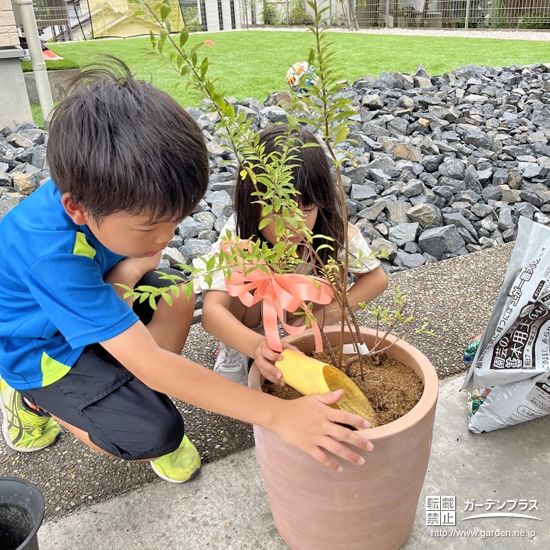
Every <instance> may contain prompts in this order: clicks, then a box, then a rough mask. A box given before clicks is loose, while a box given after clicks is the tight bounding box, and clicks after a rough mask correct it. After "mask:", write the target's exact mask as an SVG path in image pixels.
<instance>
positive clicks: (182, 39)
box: [180, 28, 189, 49]
mask: <svg viewBox="0 0 550 550" xmlns="http://www.w3.org/2000/svg"><path fill="white" fill-rule="evenodd" d="M188 38H189V31H188V30H187V29H186V28H184V29H183V30H182V31H181V32H180V48H182V49H183V46H185V43H186V42H187V39H188Z"/></svg>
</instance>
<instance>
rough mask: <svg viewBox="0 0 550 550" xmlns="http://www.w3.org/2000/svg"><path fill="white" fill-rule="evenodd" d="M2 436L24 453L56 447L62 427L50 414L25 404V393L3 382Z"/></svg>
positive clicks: (0, 392)
mask: <svg viewBox="0 0 550 550" xmlns="http://www.w3.org/2000/svg"><path fill="white" fill-rule="evenodd" d="M0 395H1V399H0V408H1V409H2V435H3V436H4V439H5V441H6V443H7V444H8V447H11V448H12V449H14V450H16V451H21V452H23V453H32V452H33V451H40V449H44V448H46V447H49V446H50V445H53V444H54V443H55V442H56V441H57V438H58V437H59V435H60V433H61V428H60V427H59V424H58V423H57V422H56V421H55V420H54V419H53V418H52V417H51V416H50V415H49V414H48V415H47V416H44V414H38V413H35V412H33V411H31V410H29V408H28V407H26V406H25V405H24V404H23V398H22V397H21V394H20V393H19V392H18V391H16V390H14V389H13V388H10V386H8V385H7V384H6V382H4V380H2V379H0Z"/></svg>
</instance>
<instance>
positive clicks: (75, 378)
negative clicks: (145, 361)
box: [21, 269, 184, 460]
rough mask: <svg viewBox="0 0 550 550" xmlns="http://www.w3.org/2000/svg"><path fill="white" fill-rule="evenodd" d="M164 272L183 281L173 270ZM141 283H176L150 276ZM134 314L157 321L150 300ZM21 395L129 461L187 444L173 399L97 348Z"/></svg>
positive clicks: (165, 452) (155, 284)
mask: <svg viewBox="0 0 550 550" xmlns="http://www.w3.org/2000/svg"><path fill="white" fill-rule="evenodd" d="M162 271H163V272H169V273H172V274H177V275H180V276H181V272H179V271H176V270H174V269H163V270H162ZM138 284H145V285H151V286H156V287H161V286H169V285H170V284H172V283H171V282H170V281H164V280H161V279H159V276H158V274H156V273H154V272H151V273H147V274H146V275H145V276H144V277H143V279H142V280H141V281H140V282H139V283H138ZM134 311H135V312H136V313H137V314H138V316H139V317H140V319H141V321H142V322H143V323H144V324H147V323H149V322H150V321H151V319H152V318H153V313H154V311H153V309H151V308H150V307H149V305H148V301H147V300H146V301H145V302H143V303H142V304H138V303H136V304H135V306H134ZM21 394H22V395H23V396H24V397H26V398H27V399H28V400H29V401H31V402H32V403H34V404H35V405H37V406H38V407H40V408H42V409H44V410H46V411H48V412H49V413H50V414H52V415H53V416H56V417H58V418H60V419H61V420H63V421H65V422H67V423H69V424H71V425H72V426H75V427H77V428H80V429H81V430H84V431H85V432H87V433H88V434H89V436H90V440H91V441H92V442H93V443H95V444H96V445H97V446H98V447H100V448H101V449H103V450H105V451H107V452H108V453H110V454H112V455H114V456H117V457H119V458H122V459H125V460H141V459H154V458H158V457H160V456H163V455H165V454H168V453H171V452H172V451H175V450H176V449H177V448H178V446H179V444H180V443H181V440H182V439H183V435H184V425H183V419H182V417H181V414H180V413H179V411H178V410H177V409H176V407H175V406H174V404H173V403H172V401H171V400H170V398H169V397H168V396H166V395H164V394H162V393H159V392H156V391H154V390H152V389H151V388H149V387H148V386H146V385H145V384H143V383H142V382H141V381H140V380H138V379H137V378H136V377H135V376H134V375H133V374H132V373H131V372H130V371H128V370H127V369H125V368H124V367H123V366H122V365H121V364H120V363H119V362H118V361H117V360H116V359H115V358H114V357H113V356H112V355H110V354H109V353H107V351H105V349H104V348H103V347H102V346H100V345H99V344H94V345H90V346H87V347H86V348H85V350H84V352H83V353H82V355H81V356H80V358H79V359H78V361H77V362H76V363H75V365H74V366H73V367H72V368H71V369H70V371H69V372H68V374H66V375H65V376H64V377H63V378H61V379H60V380H58V381H57V382H54V383H53V384H50V385H49V386H45V387H43V388H36V389H33V390H25V391H21Z"/></svg>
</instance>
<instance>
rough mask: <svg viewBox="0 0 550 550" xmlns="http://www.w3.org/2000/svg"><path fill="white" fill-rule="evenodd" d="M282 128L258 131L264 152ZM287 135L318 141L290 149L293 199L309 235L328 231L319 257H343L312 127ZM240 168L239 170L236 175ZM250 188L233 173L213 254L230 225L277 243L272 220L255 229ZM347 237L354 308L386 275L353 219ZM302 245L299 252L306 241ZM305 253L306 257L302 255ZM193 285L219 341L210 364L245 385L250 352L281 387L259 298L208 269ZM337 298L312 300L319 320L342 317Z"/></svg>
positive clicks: (256, 208) (276, 145)
mask: <svg viewBox="0 0 550 550" xmlns="http://www.w3.org/2000/svg"><path fill="white" fill-rule="evenodd" d="M288 135H289V128H288V127H287V126H273V127H270V128H268V129H266V130H264V131H262V132H261V133H260V142H261V143H263V144H264V146H265V149H264V154H265V155H268V154H270V153H271V152H273V151H280V150H281V147H280V143H281V141H280V140H281V139H284V136H288ZM292 138H293V139H296V140H297V143H314V144H316V145H317V146H308V147H298V148H297V149H296V150H295V151H293V152H292V155H293V157H298V158H297V159H293V160H292V163H293V164H295V165H296V166H295V167H294V168H293V184H294V187H295V188H296V190H297V191H299V195H297V199H296V200H297V202H298V205H299V207H300V209H301V210H302V212H303V213H304V217H305V224H306V226H307V227H308V228H309V229H311V230H312V233H313V235H326V236H327V237H330V238H331V239H333V240H332V241H323V240H319V239H315V240H314V241H313V244H314V246H315V247H316V248H320V247H321V245H322V244H323V243H324V242H328V243H330V246H331V247H332V249H333V250H331V249H330V248H327V247H323V248H320V250H319V251H318V255H319V257H320V258H321V259H322V261H323V263H326V261H327V260H328V259H329V257H330V256H332V257H334V258H335V259H337V261H338V262H340V263H341V262H343V259H344V254H345V248H344V246H343V233H344V226H343V217H342V212H341V210H340V207H339V205H340V200H339V197H338V193H337V189H336V186H335V185H334V183H333V181H332V178H331V173H330V167H329V164H328V161H327V157H326V155H325V152H324V150H323V148H322V147H320V146H318V145H319V143H318V142H317V140H316V138H315V137H314V135H313V134H312V133H311V132H308V131H307V130H301V131H300V132H296V133H293V134H292ZM240 172H241V170H239V174H240ZM258 185H260V184H258ZM254 191H255V187H254V185H253V183H252V181H251V179H250V177H249V176H247V177H246V178H245V179H242V178H241V177H240V176H239V177H238V179H237V184H236V188H235V199H234V208H235V213H234V214H233V215H232V216H231V218H230V219H229V220H228V222H227V224H226V226H225V227H224V229H223V230H222V231H221V234H220V240H218V242H217V243H216V244H215V245H214V247H213V253H214V254H215V253H217V252H218V251H219V249H220V243H221V237H223V236H225V234H226V231H227V230H228V229H229V230H230V231H231V234H232V235H237V236H238V237H239V238H241V239H253V240H257V239H261V240H262V241H264V242H267V243H270V244H274V243H275V239H276V236H275V228H274V226H275V223H274V222H272V223H270V224H268V225H267V226H266V227H263V228H262V229H261V230H259V228H258V225H259V223H260V220H261V211H262V207H261V205H260V204H257V203H255V201H256V200H257V197H254V196H253V195H252V193H253V192H254ZM293 240H294V239H293ZM298 240H299V239H298ZM348 241H349V255H350V258H349V271H350V272H352V273H354V274H355V275H356V276H357V281H356V282H355V284H353V286H352V287H351V289H349V294H348V300H349V303H350V305H351V307H352V309H353V311H356V310H357V309H358V308H359V306H358V304H359V303H360V302H370V301H371V300H373V299H374V298H376V297H377V296H378V295H379V294H380V293H382V292H383V291H384V290H385V289H386V287H387V284H388V279H387V276H386V274H385V273H384V271H383V270H382V268H381V267H380V262H379V261H378V260H376V259H374V258H372V257H371V256H370V253H371V250H370V248H369V246H368V244H367V243H366V241H365V239H364V237H363V236H362V235H361V233H360V231H359V230H358V229H357V228H356V227H355V226H353V225H351V224H348ZM303 248H304V254H305V253H306V251H305V247H303ZM305 258H308V255H307V254H305V256H304V259H305ZM201 264H202V262H201V261H200V260H198V261H197V260H196V261H195V265H196V266H199V265H201ZM305 266H306V273H308V272H309V273H315V274H317V269H316V268H317V267H318V266H316V265H315V264H312V265H309V264H305ZM302 272H303V271H302ZM198 286H199V288H196V290H198V291H200V290H202V291H203V292H204V305H203V311H202V324H203V327H204V329H205V330H206V331H208V332H210V333H211V334H212V335H213V336H215V337H216V338H217V339H218V340H220V348H219V351H218V356H217V359H216V363H215V366H214V371H215V372H218V373H219V374H222V375H223V376H225V377H227V378H230V379H232V380H234V381H235V382H238V383H241V384H244V385H247V377H248V363H249V359H248V358H249V357H251V358H253V359H254V360H255V361H256V364H257V365H258V367H259V369H260V371H261V372H262V374H263V375H264V376H265V378H267V379H268V380H270V381H271V382H273V383H275V384H278V385H280V386H282V385H283V383H282V382H281V381H280V378H281V376H282V375H281V372H280V371H279V370H278V369H277V368H276V367H275V365H274V364H273V363H274V362H275V361H279V360H281V359H282V357H281V355H280V354H279V352H276V351H273V350H271V349H270V348H269V346H268V345H267V340H266V338H265V336H263V334H261V333H260V329H261V322H262V319H261V304H260V303H258V304H256V305H255V306H252V307H246V306H245V305H244V304H242V302H241V301H240V300H239V298H232V297H231V296H229V294H228V293H227V289H226V286H225V282H224V276H223V273H222V272H217V273H215V274H214V277H213V280H212V284H211V285H210V286H206V285H205V284H204V281H201V282H200V283H199V285H198ZM335 304H336V301H335V300H333V302H331V303H330V304H328V305H326V306H321V305H316V306H315V307H314V308H313V313H314V315H315V316H316V318H317V320H318V321H319V324H321V325H333V324H336V323H338V322H339V321H340V310H339V309H338V308H337V307H335ZM289 322H290V324H292V325H295V326H299V325H301V324H304V322H305V316H304V315H301V316H297V317H295V318H293V320H292V321H289ZM282 344H283V348H284V349H286V348H291V349H296V348H294V347H293V346H291V345H289V344H287V343H286V342H284V341H283V343H282Z"/></svg>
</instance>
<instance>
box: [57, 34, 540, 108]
mask: <svg viewBox="0 0 550 550" xmlns="http://www.w3.org/2000/svg"><path fill="white" fill-rule="evenodd" d="M207 39H210V40H212V41H213V42H214V43H215V45H214V46H205V47H204V48H202V50H201V51H202V52H204V55H207V56H208V58H209V60H210V61H211V62H212V63H213V65H212V67H211V69H210V70H211V75H213V76H217V77H220V82H219V83H220V86H221V89H222V91H224V93H225V95H227V96H228V95H232V96H235V97H236V98H237V99H239V100H241V99H243V98H245V97H255V98H257V99H259V100H261V101H263V100H264V99H265V98H266V97H267V96H268V95H269V93H270V92H272V91H274V90H285V89H287V87H286V81H285V77H286V72H287V69H288V67H289V66H290V65H291V64H292V63H295V62H297V61H303V60H307V57H308V51H309V47H310V45H311V44H312V35H311V33H309V32H305V31H304V32H285V31H273V32H266V31H236V32H226V33H207V34H196V35H191V37H190V39H189V44H190V45H194V44H196V43H199V42H204V41H205V40H207ZM330 39H331V41H332V42H333V43H334V49H335V52H336V62H337V64H338V65H339V66H340V67H341V69H342V75H343V77H345V78H347V79H348V80H350V81H353V80H355V79H356V78H358V77H361V76H364V75H376V76H378V75H379V74H380V72H381V71H388V72H391V71H403V72H409V73H410V72H413V71H414V70H415V69H416V67H417V66H418V65H419V64H423V65H424V67H425V69H426V70H427V71H428V73H429V74H430V75H431V76H434V75H441V74H443V73H444V72H446V71H450V70H453V69H456V68H457V67H459V66H461V65H466V64H470V63H472V64H476V65H489V66H493V67H496V66H508V65H513V64H518V65H524V64H530V63H536V62H548V61H550V44H549V43H548V42H543V41H540V42H539V41H527V40H500V39H488V38H442V37H423V36H396V35H391V36H388V35H367V34H360V33H356V34H354V33H333V34H331V37H330ZM48 47H50V49H51V50H53V51H54V52H55V53H57V54H58V55H61V56H64V57H65V56H66V57H67V58H70V59H71V60H73V61H75V62H76V63H78V64H80V65H83V64H85V63H87V62H90V61H93V60H94V59H98V58H99V54H102V53H109V54H112V55H116V56H117V57H120V58H121V59H122V60H124V61H125V62H126V63H127V64H128V65H129V66H130V68H131V69H132V71H134V72H135V73H136V74H137V76H138V77H139V78H143V79H147V80H150V81H151V82H152V83H153V84H154V85H155V86H157V87H159V88H161V89H163V90H165V91H166V92H168V93H169V94H170V95H172V96H173V97H175V98H176V99H177V100H178V101H179V102H180V103H181V104H182V105H197V104H198V101H199V99H200V98H199V96H198V95H196V94H192V93H190V92H188V91H186V90H185V86H179V87H178V88H176V84H177V83H178V81H179V80H178V79H179V77H178V75H177V73H176V72H175V71H173V70H172V69H171V68H170V67H169V65H168V63H166V62H164V61H163V60H161V59H159V58H158V56H157V55H156V54H154V53H151V52H152V49H151V46H150V41H149V38H133V39H125V40H95V41H88V42H75V43H66V44H63V43H60V44H51V45H48Z"/></svg>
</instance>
